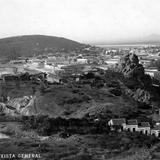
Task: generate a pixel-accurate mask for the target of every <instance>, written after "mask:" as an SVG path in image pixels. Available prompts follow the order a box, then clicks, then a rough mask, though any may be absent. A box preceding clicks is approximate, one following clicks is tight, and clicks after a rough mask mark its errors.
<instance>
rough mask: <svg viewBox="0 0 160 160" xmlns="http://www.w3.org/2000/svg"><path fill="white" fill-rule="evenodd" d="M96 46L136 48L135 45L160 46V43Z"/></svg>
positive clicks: (103, 45)
mask: <svg viewBox="0 0 160 160" xmlns="http://www.w3.org/2000/svg"><path fill="white" fill-rule="evenodd" d="M95 46H97V47H103V48H135V47H148V46H160V44H99V45H95Z"/></svg>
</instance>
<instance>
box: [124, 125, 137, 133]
mask: <svg viewBox="0 0 160 160" xmlns="http://www.w3.org/2000/svg"><path fill="white" fill-rule="evenodd" d="M124 130H127V131H130V132H134V131H137V130H138V125H126V126H125V127H124Z"/></svg>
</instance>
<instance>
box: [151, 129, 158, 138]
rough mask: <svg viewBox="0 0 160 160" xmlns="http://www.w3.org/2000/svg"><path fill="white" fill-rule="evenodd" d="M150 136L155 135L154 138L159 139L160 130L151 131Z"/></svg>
mask: <svg viewBox="0 0 160 160" xmlns="http://www.w3.org/2000/svg"><path fill="white" fill-rule="evenodd" d="M151 135H155V136H156V137H159V135H160V130H154V129H151Z"/></svg>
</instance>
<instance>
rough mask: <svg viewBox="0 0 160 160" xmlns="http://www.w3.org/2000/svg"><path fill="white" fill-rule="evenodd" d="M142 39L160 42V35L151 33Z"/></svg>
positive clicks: (143, 40)
mask: <svg viewBox="0 0 160 160" xmlns="http://www.w3.org/2000/svg"><path fill="white" fill-rule="evenodd" d="M140 41H142V42H151V43H160V35H158V34H151V35H149V36H146V37H144V38H142V39H141V40H140Z"/></svg>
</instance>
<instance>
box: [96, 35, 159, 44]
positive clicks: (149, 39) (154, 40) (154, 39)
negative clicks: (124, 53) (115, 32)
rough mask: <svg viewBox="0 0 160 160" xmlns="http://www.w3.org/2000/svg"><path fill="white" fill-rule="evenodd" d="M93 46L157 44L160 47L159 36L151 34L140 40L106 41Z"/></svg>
mask: <svg viewBox="0 0 160 160" xmlns="http://www.w3.org/2000/svg"><path fill="white" fill-rule="evenodd" d="M94 44H98V45H127V44H133V45H134V44H151V45H152V44H153V45H154V44H155V45H156V44H158V45H160V35H158V34H151V35H149V36H146V37H142V38H134V39H121V40H114V41H107V42H104V41H103V42H97V43H94Z"/></svg>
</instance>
